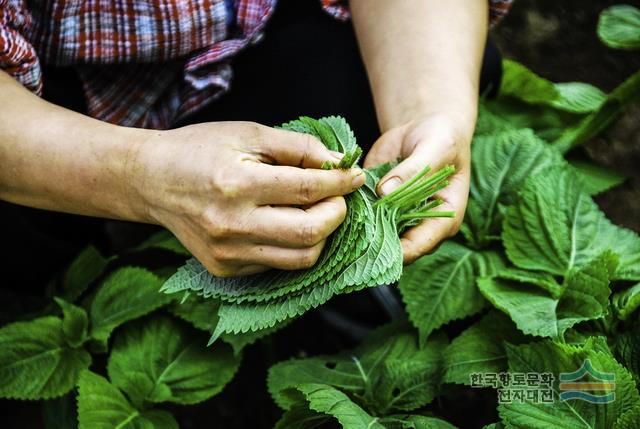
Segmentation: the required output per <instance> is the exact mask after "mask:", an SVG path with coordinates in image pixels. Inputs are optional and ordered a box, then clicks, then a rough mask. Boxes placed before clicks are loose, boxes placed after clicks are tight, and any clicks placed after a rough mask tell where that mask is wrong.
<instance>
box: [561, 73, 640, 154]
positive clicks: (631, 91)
mask: <svg viewBox="0 0 640 429" xmlns="http://www.w3.org/2000/svg"><path fill="white" fill-rule="evenodd" d="M638 100H640V71H638V72H636V73H634V74H633V75H631V76H630V77H628V78H627V79H626V80H625V81H624V82H622V83H621V84H620V85H619V86H618V87H616V88H615V89H614V90H613V91H611V93H609V94H608V95H607V98H606V100H605V101H604V103H602V105H601V106H600V107H599V108H598V110H596V111H594V112H592V113H590V114H589V115H587V116H585V117H584V118H583V119H582V120H580V122H579V123H578V124H576V125H573V126H569V127H568V128H567V129H566V130H565V131H564V132H563V133H562V134H561V135H560V136H559V137H558V138H556V139H555V140H554V141H553V143H552V144H553V146H555V147H556V148H557V149H558V150H559V151H560V152H562V153H565V152H567V151H569V150H570V149H572V148H574V147H576V146H578V145H581V144H583V143H585V142H587V141H589V140H590V139H592V138H594V137H596V136H597V135H599V134H600V133H602V132H604V131H605V130H606V129H607V128H609V126H611V125H612V124H613V123H614V122H615V121H617V120H618V119H619V118H620V117H621V116H622V114H623V113H624V111H625V109H626V108H627V107H628V106H629V105H631V104H633V103H637V102H638ZM567 125H569V124H567Z"/></svg>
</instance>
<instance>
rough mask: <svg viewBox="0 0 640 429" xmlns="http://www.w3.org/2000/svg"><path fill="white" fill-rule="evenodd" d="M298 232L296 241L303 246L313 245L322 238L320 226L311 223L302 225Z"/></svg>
mask: <svg viewBox="0 0 640 429" xmlns="http://www.w3.org/2000/svg"><path fill="white" fill-rule="evenodd" d="M298 234H299V236H298V241H299V242H300V243H301V244H303V245H305V246H314V245H316V244H318V243H319V242H320V241H321V240H322V234H321V233H320V228H319V227H318V226H317V225H315V224H313V223H308V224H305V225H302V226H301V227H300V229H299V232H298Z"/></svg>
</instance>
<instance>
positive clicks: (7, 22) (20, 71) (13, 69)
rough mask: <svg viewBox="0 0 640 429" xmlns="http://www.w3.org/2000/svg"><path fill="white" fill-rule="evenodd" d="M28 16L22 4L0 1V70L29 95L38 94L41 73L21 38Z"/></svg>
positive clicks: (21, 1)
mask: <svg viewBox="0 0 640 429" xmlns="http://www.w3.org/2000/svg"><path fill="white" fill-rule="evenodd" d="M30 25H31V16H30V15H29V13H28V12H27V10H26V7H25V4H24V0H0V69H1V70H3V71H5V72H6V73H8V74H9V75H11V76H13V78H15V79H16V80H17V81H18V82H20V83H21V84H22V85H23V86H24V87H26V88H27V89H29V90H30V91H32V92H34V93H36V94H38V95H40V94H41V93H42V70H41V68H40V62H39V61H38V56H37V54H36V51H35V49H34V47H33V46H32V45H31V43H29V41H28V40H27V38H26V37H25V34H26V33H27V31H28V28H29V26H30Z"/></svg>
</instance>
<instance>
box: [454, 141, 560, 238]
mask: <svg viewBox="0 0 640 429" xmlns="http://www.w3.org/2000/svg"><path fill="white" fill-rule="evenodd" d="M471 159H472V167H473V168H472V169H471V171H472V176H471V189H470V200H469V204H468V207H467V212H466V216H465V224H464V226H463V228H462V231H463V233H464V234H465V236H466V237H467V239H468V240H470V242H471V244H472V245H473V246H474V247H483V246H485V245H486V244H487V243H488V242H489V241H490V240H492V239H499V235H500V228H501V221H502V216H501V213H500V211H499V210H498V209H499V205H506V204H510V203H512V202H513V201H514V199H515V194H516V191H518V190H519V189H520V187H521V186H522V184H523V182H524V181H525V179H526V178H528V177H531V176H533V175H535V174H538V173H540V172H542V171H545V170H546V169H548V168H549V167H550V166H553V165H563V164H564V163H565V161H564V160H563V159H562V156H561V155H560V153H559V152H558V151H556V150H555V149H553V148H551V147H549V145H548V144H546V143H545V142H544V141H542V140H540V139H539V138H538V137H536V135H535V134H534V133H533V131H532V130H530V129H520V130H515V131H507V132H502V133H499V134H490V135H486V136H478V137H476V138H475V139H474V143H473V146H472V156H471Z"/></svg>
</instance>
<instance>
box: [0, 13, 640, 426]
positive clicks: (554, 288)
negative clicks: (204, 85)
mask: <svg viewBox="0 0 640 429" xmlns="http://www.w3.org/2000/svg"><path fill="white" fill-rule="evenodd" d="M625 10H630V9H620V8H617V9H611V10H608V11H607V12H605V15H603V18H602V20H601V23H600V26H599V33H600V36H601V38H602V39H603V40H605V41H607V43H608V44H609V45H611V46H622V47H630V46H632V43H631V42H630V41H633V40H637V35H638V34H640V33H638V32H637V30H633V31H636V33H633V32H632V30H631V28H632V27H633V25H631V26H630V25H629V23H631V24H633V22H634V21H633V20H631V21H629V19H627V18H629V17H632V18H633V17H635V16H636V12H629V15H627V14H621V11H625ZM621 18H622V19H621ZM634 19H635V18H634ZM618 25H623V28H621V29H615V31H612V29H611V28H612V26H614V27H615V26H618ZM616 28H617V27H616ZM616 37H619V38H620V39H618V41H617V42H616V40H617V39H616ZM634 46H635V45H634ZM504 68H505V77H504V83H503V87H502V88H501V89H502V91H501V95H500V96H499V97H498V98H497V99H496V100H491V101H483V102H482V103H481V106H480V116H479V118H478V127H477V130H476V134H475V137H474V141H473V146H472V163H473V176H472V183H471V195H470V200H469V205H468V209H467V212H466V216H465V221H464V224H463V227H462V229H461V232H460V233H459V234H458V235H457V236H456V237H454V238H453V239H451V240H448V241H446V242H444V243H443V244H442V246H441V247H440V248H439V249H438V251H437V252H435V253H434V254H433V255H427V256H425V257H423V258H421V259H420V260H418V261H417V262H416V263H414V264H413V265H411V266H409V267H406V268H405V269H404V272H403V275H402V277H401V278H400V281H399V290H400V293H401V295H402V299H403V301H404V303H405V306H406V311H407V320H398V321H396V322H394V323H391V324H388V325H385V326H382V327H380V328H378V329H377V330H375V331H373V332H372V333H371V334H370V335H369V336H368V337H367V339H366V340H365V341H364V342H362V344H360V345H359V346H357V347H356V348H354V349H352V350H349V351H345V352H341V353H337V354H334V355H323V356H311V357H305V356H296V357H295V358H293V359H289V360H284V361H281V362H278V363H274V364H273V365H270V363H271V362H273V359H271V358H270V359H267V361H268V362H269V364H268V365H270V366H271V369H270V370H269V372H268V382H267V384H268V390H269V393H270V395H271V396H272V398H273V400H274V401H275V403H276V404H277V405H278V406H279V407H280V408H282V409H283V410H284V412H283V414H282V416H281V418H280V420H279V421H278V422H277V423H276V428H279V429H285V428H287V429H292V428H311V427H325V426H326V425H328V426H330V427H331V425H335V424H339V425H342V426H343V427H346V428H391V429H395V428H416V429H422V428H436V429H438V428H443V429H451V428H453V427H454V426H453V425H452V424H451V423H449V422H447V421H446V418H450V417H452V416H451V415H448V416H445V415H444V414H443V410H444V407H442V406H441V405H440V404H441V403H443V402H444V403H447V402H448V403H451V402H452V401H455V402H453V403H454V404H455V406H456V407H454V408H457V407H463V406H464V405H465V403H466V402H471V401H474V400H477V399H478V398H479V397H480V396H479V394H478V392H482V393H484V394H486V393H487V392H488V393H489V397H490V398H492V402H490V403H491V404H492V406H495V408H496V411H497V413H496V414H495V416H494V418H495V419H496V420H499V422H496V423H493V424H489V425H487V426H486V428H503V427H506V428H516V429H520V428H522V429H530V428H533V429H537V428H541V429H542V428H544V429H546V428H585V429H588V428H597V429H600V428H602V429H609V428H613V429H636V428H638V427H640V394H639V392H638V387H639V386H640V320H639V315H640V237H639V236H638V234H636V233H634V232H632V231H630V230H627V229H625V228H622V227H620V226H617V225H614V224H613V223H611V222H610V221H609V220H608V219H607V218H606V216H605V214H604V213H603V212H602V211H600V209H599V208H598V206H597V204H596V203H595V202H594V200H593V198H592V197H593V196H594V195H597V194H599V193H601V192H604V191H606V190H608V189H610V188H612V187H614V186H617V185H619V184H620V183H621V182H623V181H624V180H625V179H624V177H622V176H621V175H620V174H618V173H617V172H615V171H612V170H610V169H606V168H603V167H601V166H598V165H595V164H593V163H591V162H585V161H580V162H577V161H574V160H567V159H566V158H565V156H564V155H566V154H567V153H569V151H571V150H572V149H574V148H576V147H577V146H579V145H580V144H581V143H583V142H585V141H587V140H589V139H591V138H592V137H593V136H595V135H597V134H599V133H601V132H602V131H603V130H604V129H605V128H606V127H607V126H609V125H610V124H611V123H612V122H613V121H614V120H615V119H616V118H617V117H619V116H620V115H621V114H622V112H623V109H624V108H625V107H626V106H627V105H629V104H630V103H632V102H634V101H636V100H637V99H638V94H639V92H640V78H638V76H640V74H638V73H636V74H634V75H632V76H631V77H630V78H629V79H627V80H626V81H625V82H623V83H622V84H621V85H620V86H619V87H618V88H616V89H614V90H613V91H612V92H611V93H609V94H605V93H603V92H602V91H600V90H598V89H597V88H595V87H593V86H590V85H587V84H583V83H575V82H572V83H563V84H556V83H552V82H549V81H547V80H545V79H543V78H541V77H539V76H537V75H536V74H535V73H533V72H531V71H530V70H528V69H527V68H525V67H524V66H522V65H520V64H518V63H515V62H513V61H505V64H504ZM332 121H334V122H333V124H334V125H335V126H339V127H342V128H341V131H339V132H336V133H335V134H333V136H334V137H335V139H334V140H332V138H333V137H331V134H330V133H328V129H327V128H326V127H324V126H323V125H319V123H318V122H315V121H311V120H307V119H303V120H301V121H300V122H294V123H293V124H290V125H289V126H291V127H294V128H296V127H299V128H298V131H304V132H312V133H314V134H317V135H319V136H320V137H321V138H322V139H323V141H325V142H326V141H328V142H329V145H331V144H333V143H331V142H334V143H336V144H337V142H338V141H339V140H340V139H339V138H338V135H341V136H346V137H343V138H346V139H347V140H344V141H347V142H348V141H349V139H351V137H350V136H349V134H348V133H346V134H344V133H345V132H346V130H347V129H346V127H345V126H344V124H342V123H341V122H340V121H339V120H337V119H334V120H332ZM325 125H326V124H325ZM340 148H342V149H344V152H345V153H347V161H345V164H343V165H338V166H329V165H327V166H325V167H327V168H329V167H331V168H334V167H344V166H347V165H350V163H352V162H355V160H356V159H357V157H358V151H357V149H356V146H355V145H351V146H348V147H344V146H341V147H340ZM382 173H383V170H379V171H378V172H376V171H373V172H369V173H368V174H369V177H368V179H369V182H368V183H367V186H366V187H365V189H363V191H362V192H364V193H369V194H365V197H362V201H364V204H365V205H366V203H367V202H368V203H369V206H367V210H369V208H370V209H371V210H376V212H374V213H377V211H381V210H382V209H381V207H382V206H383V205H384V203H378V206H377V208H376V207H374V205H375V204H376V203H375V200H374V199H373V197H372V196H371V192H373V184H374V182H375V177H376V176H378V177H379V175H380V174H382ZM440 179H443V178H440ZM419 183H423V184H424V183H427V182H416V183H414V185H416V184H419ZM431 185H435V184H431ZM423 186H427V185H423ZM435 186H436V187H437V186H438V185H435ZM409 189H411V187H409ZM395 195H396V198H400V195H401V194H395ZM405 195H406V194H405ZM351 198H354V199H355V198H357V197H355V196H354V197H351ZM391 200H393V198H392V199H391ZM400 200H401V201H402V198H400ZM407 201H409V202H411V203H413V200H412V198H407ZM390 203H392V204H391V206H393V204H397V203H398V200H395V202H394V201H390ZM430 209H431V208H430V207H428V208H425V207H421V208H420V210H430ZM413 211H414V210H413V209H411V210H410V212H409V213H411V212H413ZM367 213H369V214H370V213H371V212H367ZM396 215H398V213H396ZM385 216H388V214H385ZM401 217H402V214H401V213H400V214H399V216H398V217H396V218H394V219H393V220H394V222H388V223H389V225H392V226H393V228H400V230H401V229H402V228H403V226H404V225H403V221H404V220H406V219H402V218H401ZM415 217H420V216H415ZM381 218H382V217H381ZM347 227H349V228H351V227H350V226H349V225H346V226H345V227H344V228H345V230H346V228H347ZM387 234H389V235H387ZM346 235H351V232H349V233H348V234H345V237H346ZM384 236H385V239H386V238H388V237H395V236H397V230H393V231H387V232H386V233H385V235H384ZM336 241H337V240H336ZM337 249H338V250H340V251H342V252H346V251H348V250H350V248H346V247H343V246H342V244H340V246H337ZM142 255H148V256H150V257H149V258H147V259H145V261H147V263H142V262H141V260H142V259H141V256H142ZM159 255H161V256H162V258H158V256H159ZM189 256H190V255H189V254H188V252H186V250H185V249H184V248H183V247H182V246H181V245H180V244H179V243H178V242H177V240H176V239H175V238H173V237H172V236H171V234H169V233H168V232H161V233H158V234H156V235H154V236H153V237H151V238H150V239H149V240H147V241H146V242H144V243H142V244H141V245H139V246H137V247H135V248H134V249H132V250H131V251H129V252H127V253H125V254H122V255H118V256H114V257H110V258H105V257H104V256H103V255H101V254H100V253H99V252H98V251H97V250H96V249H95V248H93V247H89V248H87V249H86V250H84V251H83V252H82V253H81V254H80V255H78V257H77V258H76V260H75V261H74V262H73V263H72V264H71V265H70V266H69V267H68V268H67V269H66V270H65V271H64V273H62V275H61V276H60V277H59V278H57V279H56V280H55V282H54V283H55V285H54V287H53V293H52V294H51V296H50V300H49V301H50V305H49V306H47V307H46V308H44V309H42V311H40V312H39V314H37V315H36V316H33V315H28V316H26V317H24V319H25V320H20V321H15V322H13V323H9V324H7V325H5V326H3V327H2V328H0V397H1V398H5V399H7V398H9V399H14V400H43V401H44V402H43V411H44V417H45V422H47V427H65V428H71V427H76V426H79V427H80V428H81V429H85V428H95V427H99V428H100V427H105V428H108V427H120V428H138V427H148V428H151V427H157V428H175V427H177V426H178V423H177V421H176V420H175V418H174V417H173V415H172V412H176V411H178V410H180V407H184V406H190V405H193V404H196V403H200V402H202V401H205V400H209V399H210V398H214V397H215V395H217V394H218V393H220V392H221V391H222V390H223V388H224V386H225V385H226V384H227V383H229V382H230V380H231V379H232V378H233V377H234V375H235V374H236V372H237V370H238V368H239V365H240V360H241V359H242V355H243V354H247V353H244V348H245V347H247V346H249V345H250V344H252V343H254V342H257V341H261V346H260V347H263V348H264V349H265V350H267V351H268V352H269V353H267V354H270V353H272V352H273V351H274V349H275V345H274V343H273V342H272V341H271V339H270V338H266V339H265V337H268V336H272V337H275V338H278V335H282V334H279V333H278V332H276V331H278V330H285V329H287V328H285V326H284V325H286V324H287V323H289V322H290V321H286V322H285V323H283V324H275V325H273V326H271V327H269V328H268V329H263V330H258V331H255V332H252V331H247V332H244V333H235V334H234V333H233V329H230V330H227V329H224V330H222V331H221V332H219V334H220V336H219V338H218V339H217V340H216V341H215V343H214V344H213V345H212V346H211V347H208V348H207V347H205V346H204V344H205V343H206V341H207V339H208V333H209V332H211V331H214V330H216V329H217V326H218V325H219V320H218V318H217V315H218V314H219V309H220V306H225V305H226V306H229V303H225V302H222V300H219V299H203V298H201V297H198V296H194V295H192V296H188V297H186V299H185V301H184V303H178V302H176V301H175V300H174V295H166V294H163V293H160V292H159V289H160V287H161V285H162V284H163V283H164V282H165V281H166V280H167V279H168V278H169V277H170V276H172V275H174V273H176V270H177V268H178V267H179V266H181V265H182V264H183V263H184V261H185V259H186V258H188V257H189ZM149 260H151V261H153V263H148V261H149ZM158 261H161V262H158ZM308 274H309V273H306V275H308ZM304 287H307V286H304ZM274 290H275V289H274ZM267 291H268V289H267V290H264V291H261V292H265V293H266V292H267ZM11 304H13V303H11ZM240 322H242V323H246V321H240ZM230 331H231V332H230ZM305 335H306V336H318V335H319V332H305ZM285 339H287V338H285ZM252 350H256V349H255V348H254V349H252ZM288 357H291V356H290V355H289V356H288ZM586 362H588V363H589V364H588V365H589V368H592V369H595V370H596V371H597V373H601V374H600V375H602V373H604V375H607V376H608V377H613V378H614V381H615V386H612V385H609V386H605V387H602V386H601V387H597V386H596V387H592V388H591V390H590V393H592V394H596V395H599V396H602V395H605V394H610V393H614V394H615V400H613V401H609V402H606V403H590V402H585V401H581V400H577V399H567V400H561V398H560V394H561V393H562V392H563V387H562V386H561V380H560V379H559V378H560V374H561V373H565V374H567V373H572V372H574V371H576V370H577V369H578V368H581V367H583V365H587V364H586ZM244 370H246V369H243V371H244ZM241 372H242V371H241ZM484 374H498V375H499V374H503V375H504V374H512V375H513V374H524V375H527V374H534V375H535V374H538V375H540V374H551V375H552V376H553V377H555V378H554V379H548V382H549V384H548V391H549V392H550V394H551V397H552V398H553V399H554V401H552V402H549V401H547V402H541V401H535V400H533V399H531V398H533V394H534V393H535V392H536V389H537V387H538V386H536V385H535V384H532V385H530V384H527V383H526V382H525V384H524V385H522V386H521V387H520V388H519V389H520V390H522V392H524V393H523V395H524V397H523V398H522V399H521V400H513V401H502V402H499V401H496V399H495V396H496V393H497V392H496V390H497V389H498V388H499V387H500V385H499V380H498V379H497V378H496V379H493V380H491V379H487V378H484V379H483V378H479V377H478V375H484ZM591 381H594V380H591ZM254 382H255V380H253V379H252V380H251V383H252V384H251V385H249V386H244V388H245V389H247V392H249V391H250V390H251V389H253V388H254V385H253V383H254ZM530 394H531V395H532V396H531V397H530V396H529V395H530ZM72 395H75V396H76V398H75V401H74V398H73V397H72ZM216 400H217V398H214V399H213V400H212V401H216ZM478 404H482V405H479V407H480V406H485V404H486V402H478ZM207 405H209V404H207ZM254 405H255V404H253V403H252V404H251V406H252V407H253V406H254ZM188 410H190V409H188ZM491 421H495V420H493V418H492V420H486V421H483V423H489V422H491ZM207 424H208V423H207Z"/></svg>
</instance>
